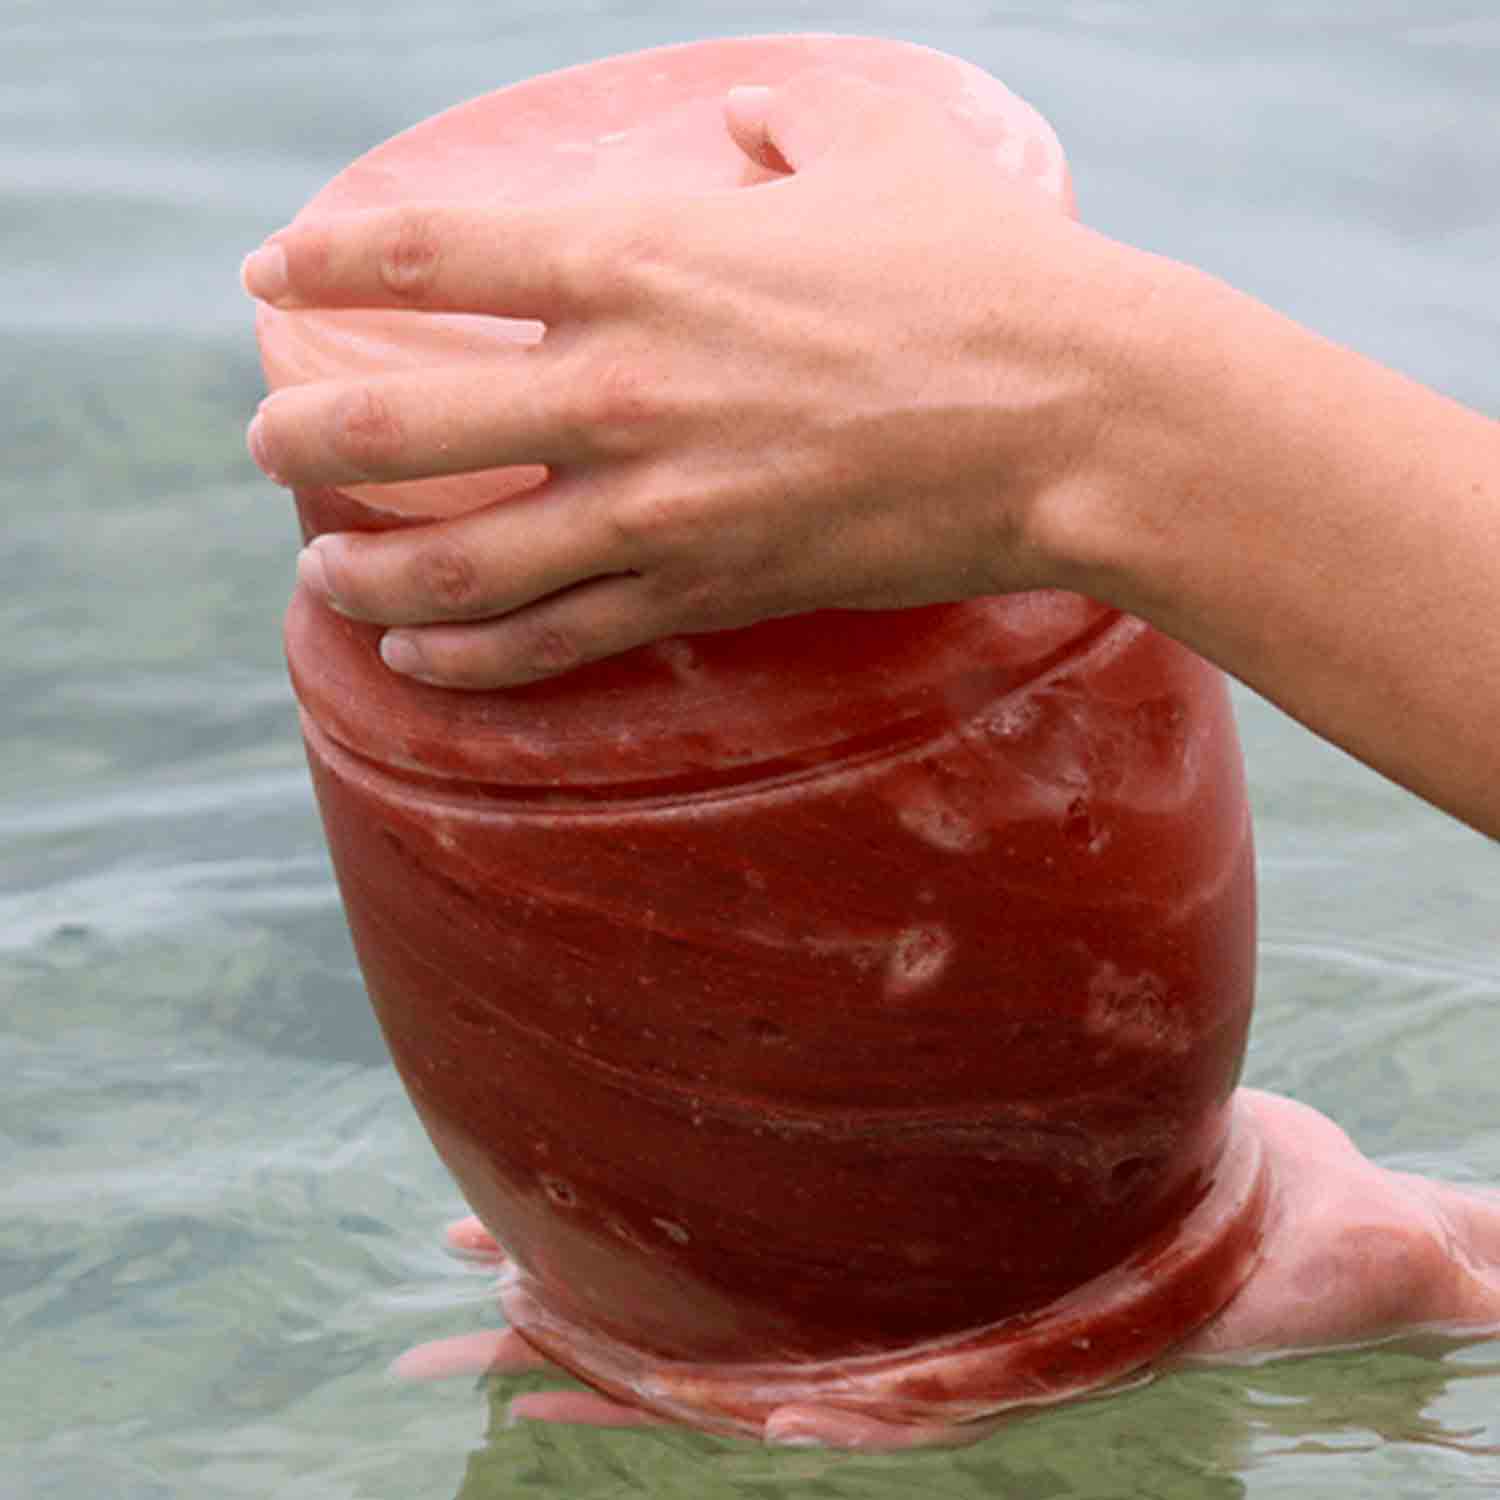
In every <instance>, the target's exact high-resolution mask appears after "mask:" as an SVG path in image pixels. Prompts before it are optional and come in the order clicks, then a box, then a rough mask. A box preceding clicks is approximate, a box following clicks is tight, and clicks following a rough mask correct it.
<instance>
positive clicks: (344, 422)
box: [331, 386, 405, 477]
mask: <svg viewBox="0 0 1500 1500" xmlns="http://www.w3.org/2000/svg"><path fill="white" fill-rule="evenodd" d="M331 440H332V445H333V449H334V452H335V453H336V454H337V455H338V457H339V458H341V459H342V460H344V461H345V462H346V463H348V464H350V465H351V466H352V467H353V468H354V469H355V470H356V471H357V472H358V473H360V474H364V475H369V476H371V477H378V476H379V475H380V474H382V473H384V472H385V471H386V470H387V469H388V468H389V467H390V465H391V464H392V463H393V462H394V461H395V460H396V459H397V458H398V457H399V456H400V453H401V448H402V444H403V442H404V440H405V432H404V429H403V427H402V424H401V419H400V417H399V416H398V415H397V413H396V411H395V408H394V407H393V406H392V405H391V403H390V402H389V401H388V400H387V399H386V398H385V397H384V396H383V395H382V394H381V393H380V392H379V391H378V390H375V389H373V388H372V387H370V386H358V387H356V388H355V389H354V390H351V391H346V392H344V393H342V394H341V395H340V396H339V397H338V399H337V400H336V401H335V402H334V404H333V409H332V433H331Z"/></svg>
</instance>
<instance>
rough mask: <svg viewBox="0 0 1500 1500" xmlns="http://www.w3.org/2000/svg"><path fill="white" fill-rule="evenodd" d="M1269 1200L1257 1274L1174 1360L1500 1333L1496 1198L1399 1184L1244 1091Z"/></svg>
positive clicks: (1283, 1102) (1318, 1122)
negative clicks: (1498, 1326)
mask: <svg viewBox="0 0 1500 1500" xmlns="http://www.w3.org/2000/svg"><path fill="white" fill-rule="evenodd" d="M1242 1097H1243V1098H1244V1100H1245V1101H1246V1103H1248V1104H1249V1106H1250V1108H1251V1111H1252V1114H1253V1118H1254V1119H1255V1122H1256V1125H1257V1128H1258V1129H1259V1130H1260V1133H1261V1139H1262V1142H1263V1144H1264V1146H1265V1148H1266V1154H1267V1161H1268V1164H1269V1166H1270V1169H1271V1173H1272V1180H1273V1182H1274V1183H1275V1192H1274V1195H1273V1198H1272V1206H1271V1212H1270V1215H1269V1219H1268V1222H1267V1225H1266V1238H1265V1243H1264V1245H1263V1246H1262V1248H1261V1259H1260V1264H1259V1266H1258V1267H1257V1269H1256V1271H1255V1274H1254V1275H1253V1276H1252V1277H1251V1278H1250V1280H1249V1281H1248V1282H1247V1283H1246V1285H1245V1287H1244V1288H1243V1290H1242V1291H1241V1292H1240V1293H1239V1295H1238V1296H1237V1297H1235V1298H1234V1300H1233V1301H1232V1302H1230V1304H1229V1305H1228V1306H1227V1307H1226V1308H1225V1309H1224V1310H1223V1312H1221V1313H1220V1314H1219V1315H1218V1317H1217V1318H1215V1319H1214V1320H1213V1322H1211V1323H1210V1324H1208V1325H1207V1327H1205V1328H1203V1329H1202V1330H1201V1331H1200V1332H1199V1333H1198V1334H1197V1336H1196V1337H1194V1338H1193V1339H1191V1340H1190V1341H1189V1342H1188V1343H1187V1344H1184V1345H1182V1346H1181V1347H1180V1348H1179V1349H1178V1350H1177V1355H1178V1356H1179V1357H1182V1358H1189V1359H1193V1358H1206V1359H1234V1358H1236V1357H1239V1358H1243V1357H1246V1356H1252V1355H1265V1354H1270V1353H1276V1352H1284V1351H1289V1350H1294V1349H1314V1348H1333V1347H1337V1346H1340V1345H1353V1344H1367V1343H1373V1342H1376V1341H1378V1340H1381V1339H1388V1338H1393V1337H1396V1336H1398V1335H1400V1334H1406V1333H1414V1332H1417V1331H1420V1330H1423V1329H1440V1328H1448V1329H1460V1328H1477V1327H1481V1326H1483V1325H1485V1324H1494V1323H1495V1322H1497V1321H1500V1194H1495V1193H1484V1192H1466V1191H1464V1190H1462V1189H1459V1188H1455V1187H1451V1186H1449V1185H1447V1184H1445V1183H1440V1182H1434V1181H1431V1180H1429V1179H1427V1178H1422V1177H1416V1176H1412V1175H1411V1174H1409V1173H1403V1172H1392V1171H1389V1170H1387V1169H1386V1168H1384V1167H1380V1166H1377V1165H1376V1164H1375V1163H1374V1162H1372V1161H1370V1160H1369V1159H1368V1158H1366V1157H1365V1156H1363V1155H1362V1154H1361V1153H1360V1151H1359V1150H1358V1148H1357V1147H1356V1146H1355V1145H1354V1143H1353V1142H1352V1141H1351V1140H1350V1139H1349V1137H1348V1136H1347V1135H1345V1133H1344V1132H1343V1131H1342V1130H1340V1129H1339V1127H1338V1126H1337V1125H1335V1124H1334V1123H1333V1121H1332V1120H1329V1119H1328V1118H1326V1117H1325V1116H1323V1115H1320V1114H1319V1113H1318V1112H1317V1111H1316V1110H1314V1109H1310V1108H1309V1107H1308V1106H1307V1105H1305V1104H1298V1103H1296V1102H1295V1101H1294V1100H1291V1099H1284V1098H1281V1097H1279V1096H1277V1095H1275V1094H1266V1093H1261V1092H1259V1091H1257V1090H1253V1089H1245V1090H1243V1091H1242Z"/></svg>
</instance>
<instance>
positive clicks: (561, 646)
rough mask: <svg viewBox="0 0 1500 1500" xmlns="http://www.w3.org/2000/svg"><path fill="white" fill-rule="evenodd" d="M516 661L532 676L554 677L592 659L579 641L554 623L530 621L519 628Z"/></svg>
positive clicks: (565, 629) (570, 632) (564, 628)
mask: <svg viewBox="0 0 1500 1500" xmlns="http://www.w3.org/2000/svg"><path fill="white" fill-rule="evenodd" d="M516 657H517V660H518V661H519V662H520V663H521V665H522V668H523V670H525V671H526V672H527V673H528V674H529V675H530V676H533V677H557V676H561V675H562V674H563V673H564V672H571V671H572V670H573V669H574V668H575V667H581V666H583V665H584V663H585V662H588V661H590V660H592V657H591V655H590V654H589V653H588V652H587V651H586V650H585V649H584V646H583V643H582V642H581V641H580V640H579V638H578V637H577V636H576V635H575V634H574V633H573V632H572V631H571V630H569V629H567V628H566V627H564V626H562V625H559V624H557V623H556V622H555V621H541V620H537V621H532V622H529V623H527V624H525V625H522V626H520V637H519V640H518V642H517V651H516Z"/></svg>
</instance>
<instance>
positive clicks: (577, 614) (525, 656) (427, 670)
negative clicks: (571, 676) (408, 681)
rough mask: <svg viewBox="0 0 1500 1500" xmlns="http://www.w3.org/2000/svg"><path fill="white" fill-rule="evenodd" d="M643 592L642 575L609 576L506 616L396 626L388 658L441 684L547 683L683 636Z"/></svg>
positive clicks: (388, 638)
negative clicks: (669, 637) (470, 621)
mask: <svg viewBox="0 0 1500 1500" xmlns="http://www.w3.org/2000/svg"><path fill="white" fill-rule="evenodd" d="M643 595H644V591H643V590H642V588H641V586H640V584H639V581H638V580H637V579H634V578H630V577H621V578H602V579H599V580H597V581H595V582H591V583H586V584H581V585H579V586H578V587H577V588H574V589H570V590H568V591H567V592H565V593H563V594H560V595H557V596H555V597H552V598H549V599H544V600H542V601H541V602H540V603H538V604H533V605H529V606H528V607H526V608H525V609H519V610H514V611H512V612H511V613H510V614H508V615H505V616H502V617H501V618H499V619H495V620H486V621H483V622H482V623H479V624H474V625H428V626H424V627H423V628H421V629H419V630H411V629H407V630H399V631H390V632H388V633H387V634H386V635H385V637H384V638H383V640H382V641H381V658H382V659H383V660H384V662H385V664H386V666H388V667H389V668H390V669H391V670H392V671H393V672H399V673H401V674H402V675H403V676H407V677H415V678H417V679H419V680H420V681H422V682H430V683H433V684H435V685H436V686H439V687H448V688H465V689H469V690H471V691H484V690H487V689H491V688H501V687H514V686H518V685H520V684H522V683H527V682H539V681H541V680H542V679H544V678H548V677H556V676H559V675H561V674H562V673H564V672H571V671H574V670H575V669H577V668H578V667H582V666H586V665H587V664H588V663H589V662H593V661H599V660H601V659H602V658H604V657H607V656H617V655H618V654H619V653H620V652H622V651H628V650H630V649H631V647H633V646H639V645H642V644H644V643H645V642H646V641H652V640H658V639H660V638H661V637H663V636H667V635H673V634H679V633H680V632H679V631H678V630H677V629H675V628H674V626H673V624H672V622H671V619H670V617H669V616H668V615H667V614H666V613H665V612H661V611H657V610H656V609H654V608H653V607H652V605H651V602H650V600H649V598H645V599H644V602H643Z"/></svg>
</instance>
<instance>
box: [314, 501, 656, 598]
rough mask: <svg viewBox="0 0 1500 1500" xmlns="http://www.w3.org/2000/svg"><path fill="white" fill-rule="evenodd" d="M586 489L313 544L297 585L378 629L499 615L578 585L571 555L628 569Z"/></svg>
mask: <svg viewBox="0 0 1500 1500" xmlns="http://www.w3.org/2000/svg"><path fill="white" fill-rule="evenodd" d="M586 488H587V484H586V481H582V480H580V481H577V482H571V483H570V482H569V480H567V479H564V480H560V481H554V482H553V483H550V484H548V485H545V486H543V487H542V488H540V489H537V490H533V491H529V492H528V493H526V494H523V495H516V496H513V497H512V498H510V499H508V500H503V501H501V502H499V503H498V504H497V505H496V506H494V507H492V508H490V509H487V510H481V511H474V512H471V513H470V514H468V515H464V516H455V517H452V518H450V519H448V520H443V521H435V522H432V523H429V524H427V525H424V526H414V527H410V528H406V529H403V530H400V531H387V532H339V533H335V534H331V535H326V536H321V537H318V538H317V539H316V540H314V541H313V542H311V543H310V544H309V545H308V546H307V547H306V548H305V549H304V551H303V553H302V556H301V557H300V558H299V559H298V563H297V572H298V578H299V580H300V581H301V582H302V583H303V584H304V585H306V586H307V587H308V588H309V589H310V590H311V591H312V592H313V593H314V594H317V595H318V596H319V597H320V598H322V599H323V600H324V602H325V603H327V604H328V605H330V606H331V607H332V608H334V609H336V610H338V611H339V613H340V614H345V615H348V616H350V617H351V618H352V619H356V620H369V621H372V622H376V623H379V624H382V625H396V626H400V625H427V624H434V623H438V622H458V621H471V620H483V619H488V618H490V617H492V616H496V615H502V614H505V613H507V612H508V611H510V610H514V609H517V608H519V607H520V606H522V605H525V604H530V603H531V602H532V601H533V600H538V599H543V598H545V597H547V596H549V595H552V594H555V593H557V592H558V591H559V590H563V589H566V588H568V587H570V586H571V585H573V584H576V583H580V582H583V581H584V578H581V577H580V575H579V572H578V569H579V567H580V564H579V563H578V561H577V559H578V558H579V557H587V558H590V559H592V560H594V562H593V565H594V566H596V567H597V568H599V569H602V570H605V571H609V570H614V569H619V570H621V571H624V570H625V569H626V568H627V566H628V563H629V561H630V559H628V558H627V557H626V556H625V546H626V544H625V543H624V541H623V540H622V539H621V538H620V537H619V536H618V535H617V532H616V531H615V530H614V529H612V528H611V527H610V526H609V524H608V522H607V521H606V520H605V518H604V517H603V515H602V513H601V507H599V506H598V505H595V504H592V503H590V500H591V497H590V496H589V495H587V494H580V493H579V491H580V490H583V489H586Z"/></svg>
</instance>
